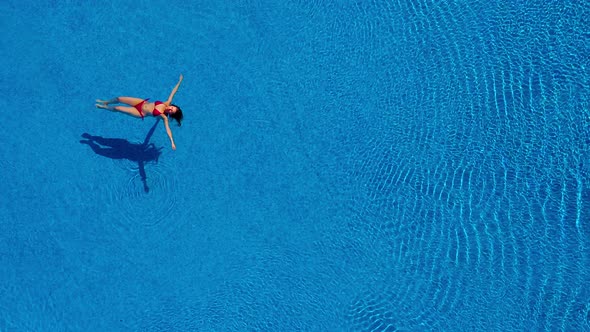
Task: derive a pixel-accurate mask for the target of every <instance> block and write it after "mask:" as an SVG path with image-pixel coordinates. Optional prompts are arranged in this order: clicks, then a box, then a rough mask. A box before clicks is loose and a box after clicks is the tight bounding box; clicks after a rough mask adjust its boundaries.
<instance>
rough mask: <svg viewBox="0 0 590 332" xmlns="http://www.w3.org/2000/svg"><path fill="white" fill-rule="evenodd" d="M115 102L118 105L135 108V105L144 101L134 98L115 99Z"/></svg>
mask: <svg viewBox="0 0 590 332" xmlns="http://www.w3.org/2000/svg"><path fill="white" fill-rule="evenodd" d="M117 100H118V101H119V102H120V103H123V104H127V105H129V106H135V105H137V104H139V103H141V102H142V101H144V99H141V98H135V97H117Z"/></svg>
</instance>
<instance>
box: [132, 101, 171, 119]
mask: <svg viewBox="0 0 590 332" xmlns="http://www.w3.org/2000/svg"><path fill="white" fill-rule="evenodd" d="M148 100H150V99H149V98H148V99H144V100H142V101H141V102H139V103H138V104H137V105H135V106H133V107H135V109H136V110H137V111H138V112H139V115H140V116H141V119H142V120H143V117H144V115H143V104H145V102H146V101H148ZM162 104H164V103H163V102H161V101H159V100H156V101H155V102H154V110H153V111H152V115H153V116H158V115H160V114H162V112H160V111H159V110H157V109H156V106H158V105H162ZM167 113H168V112H166V111H164V114H167Z"/></svg>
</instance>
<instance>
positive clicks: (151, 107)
mask: <svg viewBox="0 0 590 332" xmlns="http://www.w3.org/2000/svg"><path fill="white" fill-rule="evenodd" d="M182 79H183V76H182V75H180V79H179V80H178V83H177V84H176V86H175V87H174V89H172V92H171V93H170V97H168V100H166V101H165V102H161V101H159V100H157V101H155V102H153V103H150V102H148V99H141V98H135V97H117V98H114V99H111V100H100V99H97V100H96V102H97V104H96V107H98V108H104V109H107V110H110V111H118V112H122V113H127V114H129V115H131V116H135V117H138V118H142V119H143V118H144V116H145V115H146V114H148V115H151V116H154V117H156V116H159V117H161V118H162V119H164V126H166V133H167V134H168V137H169V138H170V143H172V150H176V145H175V144H174V138H172V131H171V130H170V126H169V125H168V117H171V118H173V119H174V120H176V121H177V122H178V125H179V126H180V125H181V123H180V122H181V121H182V118H183V116H182V110H180V107H178V106H176V105H174V104H172V98H174V95H175V94H176V91H178V87H179V86H180V82H182ZM116 103H122V104H127V105H129V106H113V105H110V104H116Z"/></svg>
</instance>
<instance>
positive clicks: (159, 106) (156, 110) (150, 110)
mask: <svg viewBox="0 0 590 332" xmlns="http://www.w3.org/2000/svg"><path fill="white" fill-rule="evenodd" d="M141 110H142V111H143V114H144V116H145V115H148V114H149V115H151V116H160V114H164V112H165V110H166V104H164V103H163V102H161V101H159V100H156V101H155V102H153V103H152V102H149V101H146V102H145V103H143V105H142V108H141Z"/></svg>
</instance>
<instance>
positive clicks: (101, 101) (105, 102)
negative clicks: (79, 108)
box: [96, 98, 119, 105]
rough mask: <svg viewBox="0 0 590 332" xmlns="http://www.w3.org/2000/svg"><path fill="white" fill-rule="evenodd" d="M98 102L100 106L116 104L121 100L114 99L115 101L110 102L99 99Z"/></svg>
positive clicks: (110, 100)
mask: <svg viewBox="0 0 590 332" xmlns="http://www.w3.org/2000/svg"><path fill="white" fill-rule="evenodd" d="M96 102H97V103H99V104H105V105H108V104H116V103H118V102H119V98H113V99H109V100H102V99H97V100H96Z"/></svg>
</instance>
